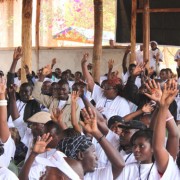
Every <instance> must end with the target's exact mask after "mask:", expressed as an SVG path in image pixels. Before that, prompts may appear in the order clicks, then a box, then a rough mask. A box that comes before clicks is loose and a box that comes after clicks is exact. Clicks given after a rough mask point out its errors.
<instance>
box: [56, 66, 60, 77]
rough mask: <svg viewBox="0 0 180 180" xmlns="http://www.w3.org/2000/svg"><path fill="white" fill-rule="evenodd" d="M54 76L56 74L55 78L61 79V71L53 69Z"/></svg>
mask: <svg viewBox="0 0 180 180" xmlns="http://www.w3.org/2000/svg"><path fill="white" fill-rule="evenodd" d="M55 74H56V77H58V78H60V77H61V69H59V68H56V69H55Z"/></svg>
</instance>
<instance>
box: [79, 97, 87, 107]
mask: <svg viewBox="0 0 180 180" xmlns="http://www.w3.org/2000/svg"><path fill="white" fill-rule="evenodd" d="M77 104H78V105H79V107H80V108H81V109H84V108H85V105H84V103H83V101H82V99H81V98H80V97H79V98H78V100H77Z"/></svg>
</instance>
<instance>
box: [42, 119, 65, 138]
mask: <svg viewBox="0 0 180 180" xmlns="http://www.w3.org/2000/svg"><path fill="white" fill-rule="evenodd" d="M52 129H55V131H56V134H57V135H59V134H60V133H61V132H62V130H61V129H60V127H59V125H58V124H57V123H55V122H54V121H52V120H50V121H48V122H47V123H45V124H44V132H45V133H48V132H50V131H51V130H52Z"/></svg>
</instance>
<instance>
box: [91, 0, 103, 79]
mask: <svg viewBox="0 0 180 180" xmlns="http://www.w3.org/2000/svg"><path fill="white" fill-rule="evenodd" d="M102 33H103V0H94V47H93V78H94V81H95V82H99V80H100V65H101V57H102Z"/></svg>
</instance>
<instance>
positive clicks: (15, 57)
mask: <svg viewBox="0 0 180 180" xmlns="http://www.w3.org/2000/svg"><path fill="white" fill-rule="evenodd" d="M21 57H22V48H21V47H17V48H15V49H14V54H13V61H12V64H11V67H10V70H9V72H8V75H7V87H10V85H11V84H14V74H15V70H16V65H17V63H18V60H19V59H21Z"/></svg>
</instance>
